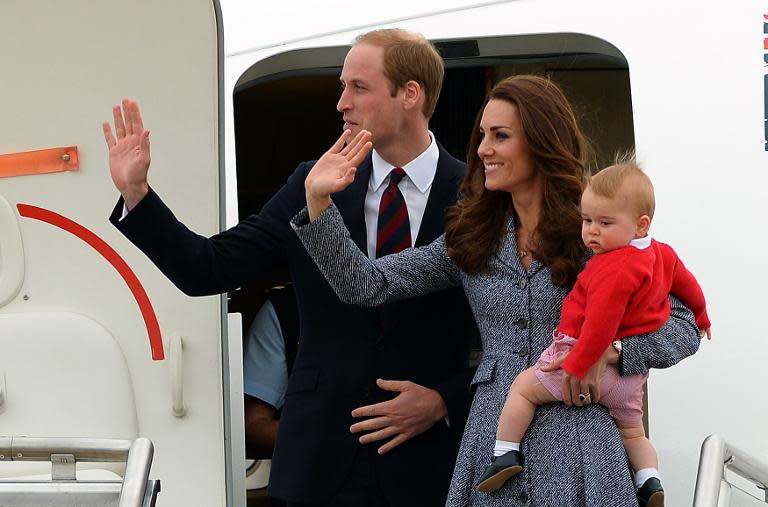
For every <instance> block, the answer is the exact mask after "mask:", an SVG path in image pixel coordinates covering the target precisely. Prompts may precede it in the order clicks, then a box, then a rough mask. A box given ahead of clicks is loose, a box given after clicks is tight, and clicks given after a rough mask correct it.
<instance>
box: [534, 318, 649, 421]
mask: <svg viewBox="0 0 768 507" xmlns="http://www.w3.org/2000/svg"><path fill="white" fill-rule="evenodd" d="M552 337H553V338H554V340H553V341H552V345H550V346H549V347H547V348H546V349H545V350H544V352H542V353H541V356H540V357H539V360H538V361H536V364H535V365H533V372H534V374H535V375H536V378H538V379H539V381H540V382H541V384H542V385H543V386H544V387H545V388H546V389H547V391H549V392H550V393H551V394H552V396H554V397H555V399H557V400H560V401H562V400H563V388H562V380H563V373H564V370H562V369H559V370H555V371H553V372H544V371H541V367H542V366H543V365H546V364H549V363H551V362H552V361H554V360H555V359H556V358H557V357H559V356H560V355H562V354H564V353H566V352H568V351H570V350H571V349H572V348H573V345H574V344H575V343H576V338H573V337H571V336H568V335H566V334H563V333H560V332H559V331H555V332H554V333H552ZM647 378H648V374H647V373H643V374H639V375H629V376H627V377H622V376H620V375H619V371H618V370H617V369H616V367H615V366H609V367H608V368H606V369H605V373H604V374H603V378H602V379H601V381H600V402H599V403H600V404H601V405H603V406H604V407H606V408H607V409H608V412H609V413H610V414H611V417H613V418H614V419H615V420H617V421H620V422H627V423H637V422H640V421H641V420H642V419H643V384H645V381H646V379H647Z"/></svg>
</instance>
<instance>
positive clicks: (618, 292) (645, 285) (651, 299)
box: [557, 240, 710, 378]
mask: <svg viewBox="0 0 768 507" xmlns="http://www.w3.org/2000/svg"><path fill="white" fill-rule="evenodd" d="M670 293H671V294H673V295H674V296H676V297H677V298H678V299H680V300H681V301H682V302H683V304H685V306H687V307H688V308H690V309H691V311H692V312H693V314H694V316H695V317H696V326H698V328H699V329H709V328H710V322H709V317H708V316H707V309H706V305H705V302H704V294H703V293H702V291H701V287H700V286H699V284H698V282H697V281H696V279H695V278H694V277H693V275H692V274H691V273H690V271H688V270H687V269H686V268H685V266H683V263H682V261H680V259H679V258H678V257H677V254H675V252H674V250H672V248H671V247H670V246H669V245H666V244H664V243H659V242H658V241H656V240H651V244H650V246H649V247H648V248H644V249H638V248H636V247H634V246H630V245H628V246H625V247H622V248H618V249H616V250H612V251H610V252H606V253H602V254H597V255H595V256H593V257H592V258H591V259H590V260H589V261H588V262H587V265H586V267H585V268H584V270H583V271H582V272H581V273H580V274H579V276H578V277H577V278H576V284H575V285H574V287H573V289H571V292H569V293H568V295H567V296H566V297H565V299H564V300H563V307H562V310H561V313H560V324H559V325H558V326H557V329H558V331H560V332H562V333H565V334H567V335H569V336H573V337H574V338H578V341H577V342H576V344H575V345H574V347H573V349H572V350H571V352H570V354H568V356H567V358H566V360H565V361H563V364H562V368H563V369H564V370H565V371H567V372H568V373H570V374H571V375H575V376H577V377H579V378H584V375H585V374H586V373H587V370H589V368H590V367H591V366H592V365H593V364H594V363H595V362H596V361H597V360H598V359H599V358H600V356H602V355H603V352H605V349H606V348H607V347H608V345H609V344H610V343H611V342H612V341H613V340H617V339H621V338H624V337H626V336H635V335H639V334H643V333H648V332H650V331H654V330H656V329H658V328H659V327H661V325H662V324H663V323H664V322H666V320H667V318H668V317H669V300H668V298H667V296H668V295H669V294H670Z"/></svg>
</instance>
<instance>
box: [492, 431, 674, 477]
mask: <svg viewBox="0 0 768 507" xmlns="http://www.w3.org/2000/svg"><path fill="white" fill-rule="evenodd" d="M497 442H498V440H497ZM651 477H656V478H657V479H659V480H661V477H659V471H658V470H657V469H655V468H643V469H642V470H638V471H637V472H635V489H640V488H641V487H643V484H645V481H647V480H648V479H650V478H651Z"/></svg>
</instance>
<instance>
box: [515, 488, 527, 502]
mask: <svg viewBox="0 0 768 507" xmlns="http://www.w3.org/2000/svg"><path fill="white" fill-rule="evenodd" d="M517 499H518V500H520V501H521V502H527V501H528V493H526V492H525V491H523V492H521V493H520V494H519V495H517Z"/></svg>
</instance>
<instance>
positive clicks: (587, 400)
mask: <svg viewBox="0 0 768 507" xmlns="http://www.w3.org/2000/svg"><path fill="white" fill-rule="evenodd" d="M579 401H580V402H582V403H591V402H592V396H590V394H589V393H587V394H584V393H579Z"/></svg>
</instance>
